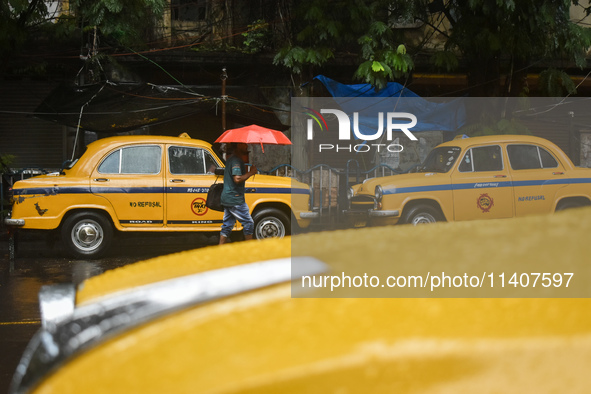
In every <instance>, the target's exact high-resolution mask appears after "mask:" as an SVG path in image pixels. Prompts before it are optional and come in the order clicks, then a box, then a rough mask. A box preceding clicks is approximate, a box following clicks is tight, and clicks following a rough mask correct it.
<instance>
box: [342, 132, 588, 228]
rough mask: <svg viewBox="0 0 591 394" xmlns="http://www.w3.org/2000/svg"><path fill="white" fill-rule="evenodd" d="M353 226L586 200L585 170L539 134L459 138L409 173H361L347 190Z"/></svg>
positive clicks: (497, 214)
mask: <svg viewBox="0 0 591 394" xmlns="http://www.w3.org/2000/svg"><path fill="white" fill-rule="evenodd" d="M348 201H349V207H348V208H349V209H347V210H346V211H345V214H346V215H347V217H348V218H349V220H350V221H351V222H352V223H353V225H355V226H365V225H368V224H374V225H389V224H397V223H401V224H403V223H409V224H414V225H416V224H420V223H434V222H439V221H459V220H478V219H499V218H510V217H518V216H525V215H531V214H541V213H551V212H555V211H559V210H563V209H566V208H572V207H579V206H584V205H590V204H591V169H588V168H578V167H575V166H574V165H573V163H572V162H571V160H570V159H569V158H568V157H567V155H566V154H565V153H564V152H563V151H562V150H561V149H560V148H559V147H558V146H556V145H555V144H553V143H552V142H550V141H548V140H545V139H543V138H539V137H532V136H523V135H514V136H486V137H475V138H459V139H454V140H452V141H449V142H446V143H443V144H441V145H439V146H437V147H435V148H434V149H433V150H432V151H431V152H430V154H429V155H428V156H427V158H426V160H425V162H424V163H422V164H421V165H420V166H419V167H417V168H416V169H415V171H414V172H412V173H407V174H399V175H393V176H387V177H378V178H372V179H367V180H366V181H364V182H363V183H362V184H358V185H354V186H353V187H351V189H350V190H349V193H348Z"/></svg>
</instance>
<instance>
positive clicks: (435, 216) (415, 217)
mask: <svg viewBox="0 0 591 394" xmlns="http://www.w3.org/2000/svg"><path fill="white" fill-rule="evenodd" d="M444 220H445V219H444V218H443V216H442V215H441V212H439V210H438V209H436V208H434V207H432V206H430V205H425V204H420V205H417V206H414V207H412V208H410V209H409V210H408V211H406V212H405V213H404V215H403V217H402V223H408V224H412V225H413V226H416V225H417V224H427V223H436V222H442V221H444Z"/></svg>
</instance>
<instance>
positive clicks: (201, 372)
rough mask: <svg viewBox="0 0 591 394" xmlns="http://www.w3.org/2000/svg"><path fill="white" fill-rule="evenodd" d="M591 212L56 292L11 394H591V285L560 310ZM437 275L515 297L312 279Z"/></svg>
mask: <svg viewBox="0 0 591 394" xmlns="http://www.w3.org/2000/svg"><path fill="white" fill-rule="evenodd" d="M589 209H590V208H582V209H578V210H571V211H569V212H563V213H560V214H557V215H535V216H530V217H525V218H517V219H515V220H497V221H465V222H457V223H438V224H436V225H433V226H417V227H413V226H391V227H386V228H384V227H379V228H378V227H374V228H363V229H348V230H342V231H337V232H321V233H308V234H300V235H296V236H292V237H285V238H283V239H277V238H275V239H266V240H263V241H261V242H255V241H249V242H244V243H241V244H229V245H222V246H210V247H205V248H200V249H196V250H193V251H185V252H181V253H177V254H173V255H169V256H161V257H158V258H155V259H152V260H147V261H143V262H139V263H136V264H131V265H128V266H125V267H122V268H118V269H115V270H111V271H107V272H105V273H104V274H101V275H99V276H95V277H92V278H90V279H88V280H86V281H85V282H83V283H82V285H81V286H79V287H78V288H77V289H76V288H74V286H73V285H72V286H71V287H69V288H68V287H67V285H57V287H45V288H43V291H42V293H41V296H40V300H41V316H42V321H43V325H42V328H41V329H40V330H39V331H38V333H37V334H35V336H34V337H33V338H32V340H31V341H30V343H29V345H28V347H27V349H26V351H25V352H24V354H23V357H22V360H21V362H20V364H19V366H18V368H17V369H16V373H15V375H14V379H13V382H12V388H11V391H10V393H11V394H25V393H30V394H33V393H34V394H69V393H85V394H93V393H97V394H98V393H144V394H150V393H158V394H161V393H187V394H189V393H191V394H192V393H218V394H219V393H323V394H324V393H554V392H562V393H588V392H589V387H591V377H590V376H589V368H591V357H589V355H590V354H591V314H589V313H588V312H589V308H590V307H591V299H590V298H588V297H589V295H590V292H589V287H588V286H587V284H588V279H585V278H583V276H579V273H581V271H579V272H576V273H575V275H574V277H573V279H572V281H571V287H572V286H573V285H574V284H575V283H576V282H580V283H581V284H582V285H583V286H582V287H583V288H582V292H581V293H579V294H575V295H574V297H575V298H558V297H554V298H553V296H551V295H550V294H554V293H553V292H555V291H563V290H566V289H565V286H566V282H565V281H562V282H557V281H555V280H554V279H556V278H555V277H556V276H557V275H562V274H558V272H562V273H564V272H575V271H574V270H573V271H571V269H573V268H577V266H579V267H580V268H583V273H584V272H588V269H587V266H588V264H586V262H587V261H588V256H589V253H590V244H589V242H587V236H588V234H589V231H591V211H590V210H589ZM573 229H575V230H573ZM491 237H494V242H491ZM516 239H519V241H518V242H516ZM425 242H428V245H429V247H428V248H425V246H424V245H425ZM294 245H295V246H297V245H300V246H301V247H299V248H298V247H296V248H294ZM467 245H468V246H467ZM499 245H503V247H499ZM417 250H420V253H417ZM419 254H420V258H419V257H417V256H418V255H419ZM524 260H531V263H532V264H531V266H530V267H528V269H532V270H534V271H524V272H528V274H527V275H530V276H531V275H532V274H531V272H536V270H538V271H537V272H546V271H539V270H545V269H548V270H549V271H547V272H550V273H552V275H551V278H552V283H551V284H544V282H543V281H541V280H539V281H538V282H537V284H536V285H535V288H534V287H532V286H534V284H533V282H530V283H529V284H527V283H525V282H524V281H521V284H520V285H519V286H518V287H519V288H515V287H514V286H513V285H512V284H511V285H510V283H511V281H510V280H508V276H509V275H508V274H509V272H512V271H513V270H516V269H518V270H519V269H520V268H523V267H525V266H524V265H523V264H522V263H523V262H524ZM427 261H432V263H433V265H432V266H431V274H435V273H436V270H438V271H439V274H441V271H442V270H443V271H445V274H449V272H448V270H449V269H450V267H451V265H453V264H456V265H457V266H459V267H461V269H462V270H464V269H469V268H474V269H476V268H478V269H484V270H486V271H487V272H486V274H487V275H488V274H489V272H491V271H490V270H491V269H493V270H494V276H495V291H496V292H500V295H499V293H496V294H495V295H493V296H491V297H482V298H481V297H475V298H469V297H462V295H466V294H468V293H466V292H467V291H469V290H471V289H466V288H464V286H463V285H460V286H461V287H457V288H454V289H451V290H453V291H456V292H459V291H461V293H460V294H459V298H453V297H452V298H448V297H447V296H446V297H444V298H438V297H439V296H441V295H442V294H444V293H436V292H434V293H431V292H430V291H429V289H423V290H422V291H421V295H419V296H418V297H416V298H415V297H405V296H394V295H390V296H388V295H384V296H381V297H372V296H371V295H369V297H368V298H364V297H351V296H350V295H347V294H343V293H341V294H339V295H336V296H330V289H324V290H328V293H329V294H328V295H327V294H326V292H325V293H324V294H323V293H320V294H318V293H316V292H315V291H316V290H322V289H316V288H314V289H310V288H306V289H303V288H302V287H301V286H300V283H301V282H302V280H300V276H301V277H302V278H303V277H304V276H308V275H314V276H317V275H319V276H320V277H322V276H324V275H332V276H335V277H336V276H340V275H341V271H342V270H343V264H345V265H347V267H357V268H359V269H361V270H362V272H363V270H366V269H368V268H367V267H368V266H369V265H370V264H375V263H378V264H379V263H382V264H383V266H384V268H386V269H387V271H388V274H389V275H398V274H397V269H398V268H399V266H400V264H402V263H404V262H408V263H410V264H411V265H413V266H414V265H415V264H416V263H420V262H427ZM577 264H578V265H577ZM517 267H520V268H517ZM503 269H504V270H505V272H504V273H505V275H506V276H505V279H506V280H505V282H504V287H502V285H501V283H499V282H498V281H499V275H500V274H502V270H503ZM585 270H586V271H585ZM346 273H347V274H350V271H349V270H347V271H346ZM425 273H426V272H425ZM474 273H475V272H474ZM519 273H520V274H521V275H523V273H521V271H519ZM587 278H589V276H588V275H587ZM292 279H293V281H292ZM382 279H383V283H386V282H385V277H382ZM484 279H485V280H486V285H485V286H488V287H491V286H492V285H491V282H490V280H489V278H488V277H487V276H485V277H484ZM454 281H455V279H454ZM398 284H399V285H401V282H400V281H398ZM353 285H354V286H355V288H350V289H349V290H356V288H357V286H358V285H356V284H353ZM350 286H351V285H350ZM454 286H455V285H454ZM557 286H561V287H557ZM297 288H300V290H305V291H310V293H306V292H304V293H300V294H299V295H295V294H294V289H297ZM378 288H380V289H381V286H378ZM378 288H375V289H373V290H377V289H378ZM384 289H385V290H386V291H389V290H392V291H394V290H396V288H394V287H391V288H389V290H388V288H384ZM368 290H372V289H368ZM373 290H372V291H373ZM402 290H410V289H402ZM472 290H477V291H478V290H479V289H478V287H476V288H475V289H472ZM489 290H490V289H489ZM512 291H518V293H515V294H512V293H511V292H512ZM534 291H540V292H539V293H536V294H537V295H534V297H533V298H525V297H528V296H530V297H531V296H532V295H533V294H534ZM546 291H550V292H552V293H550V294H548V293H545V292H546ZM372 294H374V295H375V293H372ZM393 294H394V293H393ZM446 294H448V295H449V293H446ZM456 296H458V295H456ZM536 297H540V298H536ZM584 297H586V298H584Z"/></svg>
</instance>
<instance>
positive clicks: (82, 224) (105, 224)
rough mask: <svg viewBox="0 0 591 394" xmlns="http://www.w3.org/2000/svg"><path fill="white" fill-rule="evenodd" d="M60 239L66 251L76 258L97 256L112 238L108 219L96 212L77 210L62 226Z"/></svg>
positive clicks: (103, 251)
mask: <svg viewBox="0 0 591 394" xmlns="http://www.w3.org/2000/svg"><path fill="white" fill-rule="evenodd" d="M61 232H62V240H63V243H64V246H65V247H66V249H67V251H68V252H69V253H70V254H71V255H73V256H74V257H77V258H99V257H101V256H102V255H104V253H105V252H106V251H107V250H108V248H109V246H110V244H111V241H112V239H113V227H112V226H111V223H110V222H109V220H108V219H107V218H106V217H105V216H104V215H102V214H100V213H97V212H78V213H75V214H73V215H72V216H70V217H68V218H67V219H66V221H65V222H64V224H63V226H62V231H61Z"/></svg>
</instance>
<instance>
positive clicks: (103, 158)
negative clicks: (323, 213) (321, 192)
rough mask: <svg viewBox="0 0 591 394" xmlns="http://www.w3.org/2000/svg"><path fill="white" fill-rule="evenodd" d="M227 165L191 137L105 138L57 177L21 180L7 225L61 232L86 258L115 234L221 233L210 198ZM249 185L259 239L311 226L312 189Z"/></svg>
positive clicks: (288, 182) (266, 181)
mask: <svg viewBox="0 0 591 394" xmlns="http://www.w3.org/2000/svg"><path fill="white" fill-rule="evenodd" d="M223 166H224V165H223V162H222V160H220V158H219V157H218V156H217V155H216V154H215V153H214V151H213V150H212V148H211V145H210V144H209V143H207V142H204V141H201V140H195V139H191V138H188V137H185V138H182V137H162V136H120V137H110V138H104V139H100V140H98V141H95V142H93V143H91V144H89V145H88V147H87V149H86V151H85V153H84V154H83V155H82V156H81V157H80V159H79V160H76V161H75V162H74V163H72V164H71V165H70V166H68V167H67V168H64V169H63V170H62V171H60V172H59V173H55V174H48V175H42V176H37V177H33V178H29V179H26V180H22V181H18V182H16V183H15V184H14V186H13V188H12V199H13V206H12V212H11V215H10V217H8V218H7V219H5V223H6V224H7V225H8V226H10V227H11V228H16V229H19V231H20V230H33V229H35V230H46V231H54V230H57V231H59V232H60V233H61V237H62V240H63V241H64V244H65V246H66V247H67V249H68V250H69V251H70V252H71V254H72V255H74V256H76V257H81V258H96V257H99V256H101V255H102V254H103V253H104V252H106V251H107V249H108V247H109V244H110V243H111V240H112V238H113V236H114V231H124V232H132V231H135V232H145V231H152V232H180V231H219V230H220V227H221V223H222V217H223V212H218V211H212V210H210V209H208V208H207V207H206V205H205V200H206V196H207V192H208V190H209V187H210V186H211V185H212V184H213V183H214V182H218V183H221V182H223V176H219V175H215V173H216V169H217V172H218V174H219V173H220V169H222V168H223ZM222 173H223V172H222ZM245 186H246V202H247V204H248V206H249V207H250V209H251V214H252V216H253V219H254V221H255V236H256V238H258V239H261V238H267V237H283V236H285V235H289V234H290V232H291V227H292V222H293V224H294V226H298V227H299V228H305V227H307V226H308V225H309V224H310V220H311V219H310V218H312V217H313V216H314V213H312V212H309V206H308V204H309V199H310V193H309V187H308V186H307V185H305V184H303V183H300V182H297V181H295V180H292V179H290V178H281V177H275V176H268V175H255V176H254V177H253V178H251V179H250V180H249V181H247V182H246V185H245ZM306 215H307V216H306ZM240 229H241V227H236V230H240Z"/></svg>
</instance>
